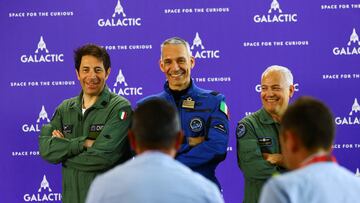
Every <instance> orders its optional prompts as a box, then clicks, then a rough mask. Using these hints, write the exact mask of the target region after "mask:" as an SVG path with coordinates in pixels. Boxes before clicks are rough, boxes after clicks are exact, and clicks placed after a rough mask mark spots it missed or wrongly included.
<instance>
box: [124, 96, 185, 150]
mask: <svg viewBox="0 0 360 203" xmlns="http://www.w3.org/2000/svg"><path fill="white" fill-rule="evenodd" d="M131 130H132V131H133V133H134V134H135V137H136V141H137V144H138V145H139V146H141V147H142V148H146V149H159V150H161V149H171V148H172V147H174V143H175V141H176V138H177V134H178V133H179V132H180V131H181V127H180V120H179V115H178V112H177V110H176V108H175V107H173V106H172V105H170V104H169V103H168V102H166V101H165V100H160V99H152V100H149V101H146V102H144V103H142V104H140V105H139V106H138V108H137V109H136V110H135V112H134V117H133V124H132V127H131Z"/></svg>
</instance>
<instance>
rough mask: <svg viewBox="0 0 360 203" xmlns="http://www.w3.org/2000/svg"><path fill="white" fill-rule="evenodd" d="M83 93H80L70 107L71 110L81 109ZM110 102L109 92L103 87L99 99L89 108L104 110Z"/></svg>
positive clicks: (107, 88) (106, 87)
mask: <svg viewBox="0 0 360 203" xmlns="http://www.w3.org/2000/svg"><path fill="white" fill-rule="evenodd" d="M83 94H84V92H83V91H81V93H80V95H79V96H78V97H77V98H76V100H75V102H74V103H73V104H72V105H71V108H78V109H82V97H83ZM109 101H110V91H109V87H108V86H107V85H105V87H104V89H103V91H102V92H101V93H100V96H99V99H98V100H97V101H96V102H95V104H94V105H92V106H91V108H96V109H101V108H104V107H105V105H106V104H107V103H109Z"/></svg>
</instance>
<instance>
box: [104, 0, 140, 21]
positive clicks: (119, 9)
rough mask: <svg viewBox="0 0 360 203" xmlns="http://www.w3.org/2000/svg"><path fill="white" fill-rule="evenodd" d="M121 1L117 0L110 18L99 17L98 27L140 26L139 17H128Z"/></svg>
mask: <svg viewBox="0 0 360 203" xmlns="http://www.w3.org/2000/svg"><path fill="white" fill-rule="evenodd" d="M122 3H123V1H120V0H118V1H117V4H116V6H115V8H114V12H113V14H112V16H111V18H108V19H103V18H102V19H99V20H98V26H100V27H133V26H141V20H142V19H141V18H132V17H128V15H127V14H126V12H125V9H124V7H123V4H122Z"/></svg>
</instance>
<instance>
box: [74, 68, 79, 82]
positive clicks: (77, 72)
mask: <svg viewBox="0 0 360 203" xmlns="http://www.w3.org/2000/svg"><path fill="white" fill-rule="evenodd" d="M75 71H76V77H77V79H78V80H80V75H79V71H78V69H75Z"/></svg>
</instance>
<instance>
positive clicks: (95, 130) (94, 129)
mask: <svg viewBox="0 0 360 203" xmlns="http://www.w3.org/2000/svg"><path fill="white" fill-rule="evenodd" d="M103 129H104V124H92V125H90V129H89V136H88V139H91V140H96V138H97V137H98V136H99V135H100V133H101V131H102V130H103Z"/></svg>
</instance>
